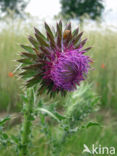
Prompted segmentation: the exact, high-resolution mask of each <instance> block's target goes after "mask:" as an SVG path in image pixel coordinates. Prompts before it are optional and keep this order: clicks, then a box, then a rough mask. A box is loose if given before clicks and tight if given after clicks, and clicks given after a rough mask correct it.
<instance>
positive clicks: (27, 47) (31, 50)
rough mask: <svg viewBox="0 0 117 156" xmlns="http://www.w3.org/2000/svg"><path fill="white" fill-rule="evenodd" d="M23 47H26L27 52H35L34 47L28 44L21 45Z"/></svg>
mask: <svg viewBox="0 0 117 156" xmlns="http://www.w3.org/2000/svg"><path fill="white" fill-rule="evenodd" d="M21 47H22V48H23V49H25V50H26V51H27V52H29V53H33V48H32V47H30V46H26V45H21Z"/></svg>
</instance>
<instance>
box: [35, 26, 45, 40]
mask: <svg viewBox="0 0 117 156" xmlns="http://www.w3.org/2000/svg"><path fill="white" fill-rule="evenodd" d="M34 29H35V33H36V34H37V35H38V36H41V38H43V39H44V40H47V39H46V37H45V36H44V35H43V34H42V33H41V32H40V31H39V30H38V29H37V28H34Z"/></svg>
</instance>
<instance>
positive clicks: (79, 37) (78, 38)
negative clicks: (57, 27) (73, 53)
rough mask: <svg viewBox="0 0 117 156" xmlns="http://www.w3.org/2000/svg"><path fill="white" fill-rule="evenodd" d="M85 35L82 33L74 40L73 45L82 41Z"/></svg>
mask: <svg viewBox="0 0 117 156" xmlns="http://www.w3.org/2000/svg"><path fill="white" fill-rule="evenodd" d="M82 35H83V32H81V33H80V34H79V35H78V36H77V37H76V38H75V39H74V40H73V42H72V43H73V44H76V43H77V42H78V41H79V40H80V39H81V36H82Z"/></svg>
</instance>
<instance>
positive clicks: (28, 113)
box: [20, 91, 34, 156]
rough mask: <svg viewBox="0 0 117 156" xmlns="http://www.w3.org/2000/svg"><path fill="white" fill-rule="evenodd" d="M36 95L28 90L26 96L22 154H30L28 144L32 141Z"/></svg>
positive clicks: (24, 155) (22, 155) (21, 155)
mask: <svg viewBox="0 0 117 156" xmlns="http://www.w3.org/2000/svg"><path fill="white" fill-rule="evenodd" d="M33 102H34V97H33V92H32V91H31V93H30V91H27V95H26V96H25V103H24V106H23V107H24V108H23V109H24V111H23V112H24V120H23V124H22V132H21V148H20V156H27V155H28V146H29V144H30V143H31V129H32V120H33V104H34V103H33Z"/></svg>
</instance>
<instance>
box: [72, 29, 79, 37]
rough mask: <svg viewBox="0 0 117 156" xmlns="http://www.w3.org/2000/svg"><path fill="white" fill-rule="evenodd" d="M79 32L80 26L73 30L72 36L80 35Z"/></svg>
mask: <svg viewBox="0 0 117 156" xmlns="http://www.w3.org/2000/svg"><path fill="white" fill-rule="evenodd" d="M78 32H79V28H77V29H75V30H74V31H73V33H72V35H73V36H72V37H73V38H74V37H76V36H77V35H78Z"/></svg>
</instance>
